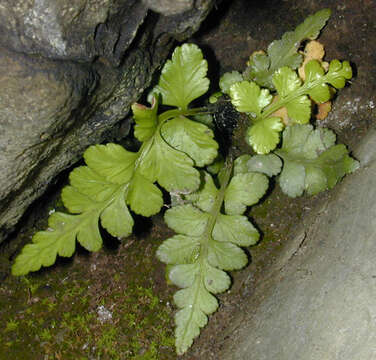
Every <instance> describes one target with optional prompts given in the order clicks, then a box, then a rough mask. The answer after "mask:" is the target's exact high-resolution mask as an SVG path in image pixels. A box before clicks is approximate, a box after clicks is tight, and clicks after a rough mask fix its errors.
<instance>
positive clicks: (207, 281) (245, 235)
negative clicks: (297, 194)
mask: <svg viewBox="0 0 376 360" xmlns="http://www.w3.org/2000/svg"><path fill="white" fill-rule="evenodd" d="M231 171H232V169H231V166H230V165H229V162H227V163H226V164H225V169H224V175H223V181H222V185H221V188H220V189H219V190H218V189H217V187H216V186H215V185H214V182H213V179H212V177H211V175H209V174H208V173H204V184H203V186H202V188H201V189H200V190H199V191H198V192H196V193H193V194H191V195H189V196H187V197H186V199H187V201H188V203H186V204H184V205H178V206H175V207H172V208H170V209H169V210H167V211H166V213H165V221H166V223H167V225H168V226H169V227H170V228H171V229H173V230H174V231H175V232H176V233H177V235H175V236H173V237H171V238H169V239H167V240H165V241H164V242H163V243H162V245H161V246H160V247H159V249H158V251H157V256H158V258H159V259H160V260H161V261H163V262H165V263H166V264H168V265H169V272H168V276H169V279H170V280H171V281H172V282H173V283H174V284H175V285H177V286H179V287H181V288H182V290H179V291H178V292H177V293H176V294H175V296H174V301H175V303H176V305H177V307H178V308H179V309H180V310H179V311H178V312H177V314H176V316H175V323H176V330H175V338H176V350H177V353H178V354H179V355H181V354H183V353H184V352H185V351H186V350H187V349H188V348H189V347H190V346H191V344H192V342H193V340H194V338H195V337H197V336H198V335H199V333H200V328H202V327H203V326H205V325H206V323H207V316H208V315H210V314H212V313H213V312H215V311H216V310H217V308H218V301H217V299H216V298H215V297H214V296H213V295H212V294H217V293H220V292H223V291H225V290H227V289H228V288H229V286H230V284H231V281H230V277H229V276H228V275H227V274H226V272H225V271H224V270H235V269H240V268H242V267H244V266H245V265H246V264H247V262H248V259H247V256H246V254H245V253H244V251H243V250H242V249H241V248H240V246H249V245H253V244H255V243H256V242H257V240H258V238H259V234H258V232H257V230H256V229H255V228H254V226H253V225H252V224H251V223H250V222H249V221H248V219H247V217H246V216H244V215H242V214H243V213H244V211H245V210H246V206H250V205H253V204H255V203H257V201H258V200H259V199H260V198H261V197H262V196H263V195H264V194H265V192H266V189H267V187H268V179H267V177H266V176H265V175H263V174H258V173H250V172H248V170H247V169H245V171H244V172H242V171H238V173H237V174H236V175H235V176H233V177H232V178H230V175H231ZM223 203H224V204H225V211H226V212H225V213H224V214H223V213H221V208H222V204H223Z"/></svg>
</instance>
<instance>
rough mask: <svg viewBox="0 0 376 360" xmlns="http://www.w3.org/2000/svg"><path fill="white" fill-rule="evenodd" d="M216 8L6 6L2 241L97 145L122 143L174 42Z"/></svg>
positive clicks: (102, 0) (1, 71)
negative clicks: (161, 12) (134, 107)
mask: <svg viewBox="0 0 376 360" xmlns="http://www.w3.org/2000/svg"><path fill="white" fill-rule="evenodd" d="M212 2H213V1H212V0H207V1H205V0H202V1H197V3H196V5H195V7H194V8H193V7H192V9H190V10H189V11H188V12H186V13H184V14H175V15H171V16H168V17H167V16H158V15H156V14H153V13H150V14H149V15H147V14H148V9H147V7H146V6H145V4H143V3H142V2H140V1H137V0H134V1H132V0H126V1H120V0H74V1H71V2H69V6H68V5H67V2H66V1H62V0H49V1H45V0H35V1H34V0H33V1H32V0H25V1H22V2H21V1H6V2H3V3H2V4H1V5H0V19H1V22H0V24H1V25H0V29H1V31H2V34H3V36H2V37H1V38H0V47H2V49H1V53H0V87H1V93H0V149H1V153H0V166H1V168H2V171H1V173H0V185H1V187H0V200H1V206H0V242H1V241H2V240H3V239H4V238H5V237H6V236H7V234H9V232H10V231H12V230H13V229H14V226H15V225H16V224H17V221H18V220H19V219H20V217H21V216H22V214H23V213H24V211H25V210H26V209H27V207H28V206H29V205H30V204H31V203H32V202H33V201H34V200H35V199H37V198H38V197H39V196H40V195H41V194H43V192H44V191H46V189H47V188H48V185H49V184H50V183H51V182H53V181H54V178H55V177H56V175H57V174H59V173H60V172H61V171H62V170H63V169H65V168H67V167H69V166H71V165H72V164H73V163H74V162H75V161H77V160H78V159H79V158H80V157H81V155H82V153H83V151H84V150H85V149H86V148H87V147H88V146H89V145H91V144H94V143H100V142H102V141H104V140H107V141H109V140H113V139H114V138H115V137H120V134H119V129H122V128H127V126H124V124H126V122H127V121H128V120H124V119H125V118H126V116H127V115H128V113H129V109H130V105H131V104H132V103H133V102H134V101H136V100H137V99H138V97H139V96H140V95H141V94H142V92H143V91H144V89H145V88H147V87H148V86H149V85H150V82H151V79H152V76H153V73H154V71H155V70H156V69H158V68H160V66H161V64H162V62H163V60H164V59H165V58H166V57H167V55H168V54H169V51H170V49H171V47H172V45H173V40H174V38H178V39H179V40H182V39H185V38H186V37H188V36H189V35H190V34H192V33H193V32H194V31H195V30H196V29H197V28H198V27H199V25H200V23H201V22H202V20H203V19H204V18H205V17H206V15H207V14H208V12H209V10H210V8H211V5H212ZM122 124H123V125H122Z"/></svg>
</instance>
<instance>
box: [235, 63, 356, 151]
mask: <svg viewBox="0 0 376 360" xmlns="http://www.w3.org/2000/svg"><path fill="white" fill-rule="evenodd" d="M305 73H306V79H305V81H304V83H303V82H302V80H301V79H300V78H299V77H298V75H297V73H296V71H294V70H292V69H290V68H289V67H282V68H280V69H279V70H278V71H276V72H275V73H274V75H273V84H274V86H275V89H276V90H277V94H278V98H277V100H276V101H274V102H272V95H270V93H269V90H267V89H261V88H260V87H259V86H258V85H257V84H256V83H255V82H249V81H242V82H238V83H235V84H234V85H232V86H231V88H230V97H231V102H232V104H233V105H234V106H235V107H236V109H237V110H238V111H240V112H245V113H247V114H248V115H249V117H250V120H251V123H252V125H251V126H250V127H249V128H248V130H247V135H246V139H247V141H248V143H249V144H250V145H251V146H252V148H253V149H254V150H255V151H256V152H257V153H258V154H268V153H269V152H270V151H272V150H274V149H275V148H276V146H277V144H278V143H279V141H280V132H281V131H282V130H283V128H284V124H283V123H282V120H281V118H279V117H277V116H275V115H274V113H275V112H276V111H277V110H279V109H281V108H286V110H287V114H288V118H289V124H306V123H307V122H309V119H310V117H311V100H310V98H312V99H313V100H315V101H316V102H319V103H322V102H326V101H328V100H329V99H330V97H331V91H330V89H329V85H331V86H332V87H334V88H337V89H340V88H343V87H344V86H345V82H346V80H349V79H351V77H352V70H351V66H350V64H349V62H348V61H343V62H342V63H341V62H340V61H338V60H333V61H331V63H330V65H329V70H328V72H327V73H325V71H324V69H323V68H322V67H321V65H320V63H319V62H318V61H316V60H311V61H310V62H308V63H307V64H306V66H305ZM309 97H310V98H309Z"/></svg>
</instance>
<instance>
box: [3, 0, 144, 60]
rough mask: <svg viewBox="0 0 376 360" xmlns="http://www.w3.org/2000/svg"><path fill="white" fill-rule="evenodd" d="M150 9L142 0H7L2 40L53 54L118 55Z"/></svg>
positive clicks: (18, 47)
mask: <svg viewBox="0 0 376 360" xmlns="http://www.w3.org/2000/svg"><path fill="white" fill-rule="evenodd" d="M146 13H147V8H146V7H145V5H143V4H142V2H140V1H138V0H71V1H66V0H5V1H2V3H1V4H0V32H1V33H2V34H7V36H1V37H0V43H1V44H2V45H3V46H5V47H8V48H10V49H13V50H15V51H19V52H24V53H28V54H41V55H43V56H46V57H49V58H53V59H69V60H79V61H89V60H92V59H94V57H95V56H99V55H101V56H104V57H108V58H109V59H113V58H116V60H117V61H119V60H120V57H121V55H123V54H122V53H121V52H120V54H119V48H122V49H123V50H125V49H126V48H127V46H128V45H129V44H130V43H131V42H132V40H133V39H134V37H135V35H136V32H137V29H138V27H139V26H140V25H141V24H142V22H143V19H144V18H145V16H146Z"/></svg>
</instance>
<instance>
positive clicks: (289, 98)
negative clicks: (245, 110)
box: [255, 74, 330, 121]
mask: <svg viewBox="0 0 376 360" xmlns="http://www.w3.org/2000/svg"><path fill="white" fill-rule="evenodd" d="M329 78H330V76H329V75H328V74H326V75H324V76H322V77H321V78H319V79H317V80H314V81H311V82H306V83H304V84H303V86H301V87H300V88H299V89H297V90H296V91H293V92H291V93H290V94H288V95H287V96H286V97H285V98H283V99H281V98H280V99H278V101H276V102H275V103H274V104H273V103H272V104H270V106H268V107H267V108H266V109H265V110H264V111H263V112H262V114H261V116H259V117H258V118H256V119H255V121H261V120H264V119H267V118H268V117H269V116H270V115H272V114H273V113H275V112H276V111H277V110H279V109H280V108H282V107H284V106H286V105H287V104H288V103H289V102H291V101H292V100H294V99H296V98H298V97H300V96H303V95H307V94H308V93H309V91H310V90H311V89H313V88H315V87H316V86H320V85H322V84H326V83H327V82H328V79H329Z"/></svg>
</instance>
